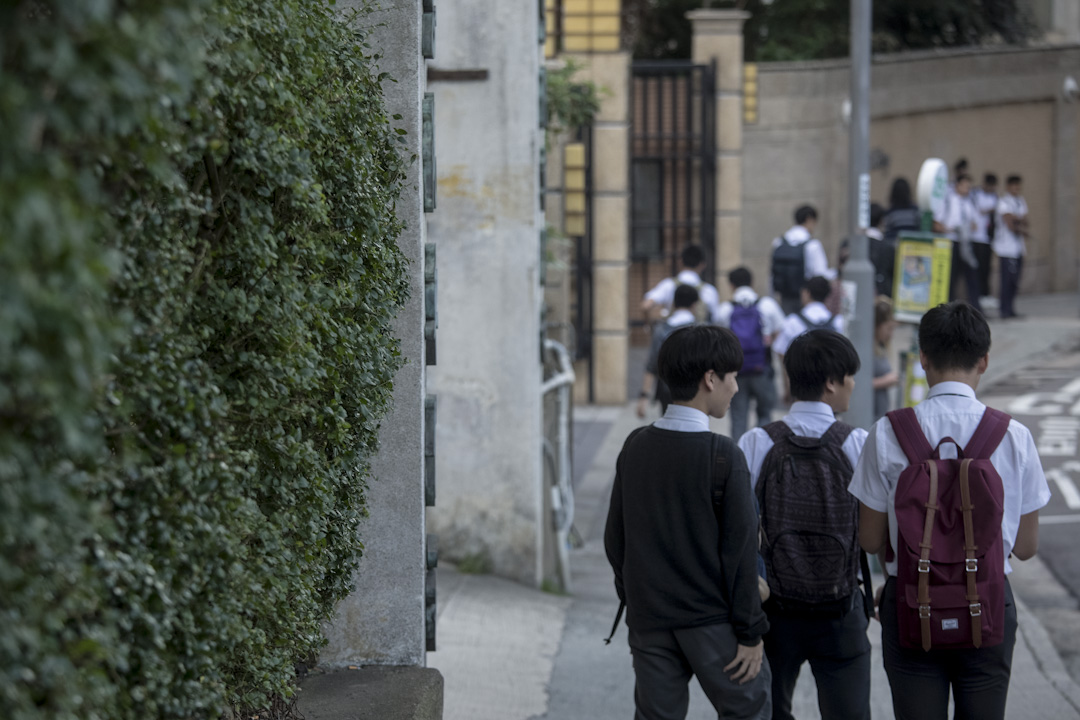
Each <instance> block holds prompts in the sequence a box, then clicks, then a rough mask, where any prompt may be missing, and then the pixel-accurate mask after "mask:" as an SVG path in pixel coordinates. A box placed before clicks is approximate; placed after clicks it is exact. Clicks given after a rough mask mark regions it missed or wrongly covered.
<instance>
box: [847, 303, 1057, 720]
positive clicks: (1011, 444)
mask: <svg viewBox="0 0 1080 720" xmlns="http://www.w3.org/2000/svg"><path fill="white" fill-rule="evenodd" d="M989 350H990V327H989V325H988V324H987V322H986V320H985V318H983V316H982V314H981V313H979V312H978V311H976V310H975V309H974V308H973V307H971V306H970V305H968V304H967V303H966V302H963V301H956V302H951V303H949V304H948V305H939V306H937V307H936V308H933V309H932V310H930V311H929V312H927V313H926V314H925V315H924V316H923V319H922V322H921V323H920V324H919V356H920V361H921V363H922V366H923V368H924V369H925V370H926V378H927V381H928V382H929V384H930V391H929V393H928V395H927V398H926V399H925V400H924V401H923V402H921V403H919V405H918V406H916V407H915V408H914V409H912V408H905V409H903V410H894V411H893V412H891V413H889V414H888V415H887V416H886V417H884V418H882V419H881V420H879V421H878V422H877V423H875V424H874V426H873V427H872V428H871V430H870V435H869V437H868V438H867V441H866V446H865V447H864V448H863V453H862V457H861V458H860V459H859V464H858V465H857V466H856V468H855V475H854V477H853V478H852V481H851V486H850V488H849V490H850V491H851V493H852V495H854V496H855V497H857V498H858V499H859V503H860V512H859V535H860V542H861V544H862V547H863V549H864V550H866V552H869V553H877V552H884V555H885V558H884V559H885V567H886V571H887V574H888V580H887V582H886V583H885V588H884V592H883V593H882V597H881V604H880V613H879V614H880V618H881V638H882V646H883V655H884V659H885V671H886V673H887V674H888V676H889V685H890V686H891V687H892V698H893V710H894V712H895V715H896V718H897V720H939V719H940V720H944V719H945V717H946V714H947V712H948V706H949V693H950V690H951V692H952V695H953V699H954V701H955V705H956V714H955V717H956V718H958V719H960V720H964V719H967V720H976V719H977V720H994V719H995V718H1004V717H1005V700H1006V696H1007V694H1008V690H1009V676H1010V673H1011V670H1012V654H1013V647H1014V645H1015V643H1016V607H1015V605H1014V604H1013V599H1012V590H1011V589H1010V587H1009V583H1008V580H1007V577H1006V576H1007V574H1008V573H1009V572H1010V571H1011V567H1010V566H1009V557H1010V556H1015V557H1016V558H1018V559H1020V560H1027V559H1028V558H1030V557H1032V556H1033V555H1035V552H1036V550H1037V548H1038V539H1039V509H1040V508H1041V507H1043V506H1044V505H1046V503H1047V502H1049V500H1050V489H1049V487H1048V486H1047V483H1046V477H1045V476H1044V475H1043V471H1042V465H1041V463H1040V462H1039V456H1038V452H1037V450H1036V448H1035V442H1034V440H1033V439H1032V437H1031V433H1030V432H1029V431H1028V429H1027V428H1025V427H1024V426H1023V425H1021V424H1020V423H1018V422H1016V421H1015V420H1011V419H1010V418H1009V416H1008V415H1005V414H1004V413H1000V412H998V411H996V410H992V409H990V408H987V407H986V406H985V405H983V404H982V403H980V402H979V401H978V400H976V399H975V390H976V388H978V385H979V378H980V377H981V376H982V374H983V373H984V372H985V371H986V367H987V363H988V361H989V356H988V353H989Z"/></svg>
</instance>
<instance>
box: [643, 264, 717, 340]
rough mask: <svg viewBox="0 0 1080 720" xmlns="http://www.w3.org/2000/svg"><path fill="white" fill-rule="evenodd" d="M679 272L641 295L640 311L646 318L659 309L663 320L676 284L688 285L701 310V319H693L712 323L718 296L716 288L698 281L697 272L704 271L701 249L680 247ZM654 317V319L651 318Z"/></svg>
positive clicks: (669, 309)
mask: <svg viewBox="0 0 1080 720" xmlns="http://www.w3.org/2000/svg"><path fill="white" fill-rule="evenodd" d="M680 260H682V270H680V271H679V274H678V275H676V276H675V277H669V278H664V279H663V280H661V281H660V282H658V283H657V284H656V286H655V287H653V289H652V290H649V292H647V293H645V299H644V300H642V302H641V309H642V310H644V311H645V313H646V315H649V314H650V313H652V312H653V311H654V310H656V309H659V310H660V315H661V317H666V316H667V315H668V313H670V312H671V305H672V303H673V302H674V300H675V288H677V287H679V286H680V285H689V286H691V287H692V288H694V289H695V290H697V291H698V297H699V298H700V299H701V303H702V307H703V308H704V312H703V316H702V317H699V318H697V319H698V320H701V321H707V322H715V320H716V314H717V312H719V310H720V293H718V292H717V291H716V288H715V287H713V286H712V285H710V284H709V283H707V282H705V281H704V280H702V279H701V273H703V272H705V266H706V257H705V250H704V249H703V248H702V247H701V246H700V245H689V246H687V247H685V248H683V251H682V255H681V257H680ZM653 317H655V316H653Z"/></svg>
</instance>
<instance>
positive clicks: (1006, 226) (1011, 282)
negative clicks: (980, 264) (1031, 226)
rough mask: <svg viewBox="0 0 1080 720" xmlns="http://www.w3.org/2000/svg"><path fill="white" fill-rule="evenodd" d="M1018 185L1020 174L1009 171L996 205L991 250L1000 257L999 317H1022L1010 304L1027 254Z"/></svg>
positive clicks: (1024, 216)
mask: <svg viewBox="0 0 1080 720" xmlns="http://www.w3.org/2000/svg"><path fill="white" fill-rule="evenodd" d="M1020 185H1021V179H1020V176H1019V175H1010V176H1009V177H1008V178H1007V179H1006V180H1005V194H1004V195H1002V196H1001V200H1000V201H999V202H998V207H997V227H996V229H995V231H994V253H995V254H996V255H997V256H998V258H999V260H1000V261H1001V301H1000V303H999V308H1000V311H1001V317H1002V319H1007V318H1019V317H1022V316H1021V315H1020V314H1019V313H1017V312H1016V308H1015V307H1013V301H1014V300H1015V299H1016V291H1017V290H1018V289H1019V287H1020V272H1021V270H1023V269H1024V255H1026V254H1027V245H1026V243H1025V242H1024V239H1025V238H1026V237H1027V234H1028V206H1027V201H1026V200H1024V196H1023V195H1021V194H1020Z"/></svg>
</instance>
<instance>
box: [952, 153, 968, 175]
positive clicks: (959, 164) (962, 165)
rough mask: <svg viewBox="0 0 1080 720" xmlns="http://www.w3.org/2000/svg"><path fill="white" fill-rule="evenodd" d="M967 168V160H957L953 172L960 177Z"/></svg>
mask: <svg viewBox="0 0 1080 720" xmlns="http://www.w3.org/2000/svg"><path fill="white" fill-rule="evenodd" d="M967 168H968V161H967V158H964V157H962V158H959V159H957V161H956V164H955V165H953V170H954V171H956V174H957V175H962V174H964V173H966V172H967Z"/></svg>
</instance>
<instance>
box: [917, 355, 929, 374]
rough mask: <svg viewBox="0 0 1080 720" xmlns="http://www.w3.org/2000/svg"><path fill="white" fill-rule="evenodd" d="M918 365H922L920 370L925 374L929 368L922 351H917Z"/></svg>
mask: <svg viewBox="0 0 1080 720" xmlns="http://www.w3.org/2000/svg"><path fill="white" fill-rule="evenodd" d="M919 364H920V365H922V369H923V371H924V372H925V371H926V368H927V367H929V366H930V363H929V361H927V359H926V353H924V352H923V351H922V350H920V351H919Z"/></svg>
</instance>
